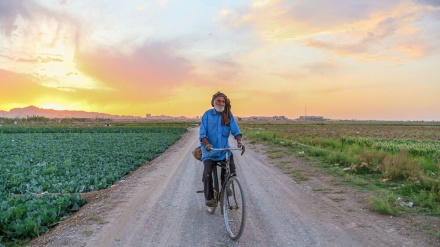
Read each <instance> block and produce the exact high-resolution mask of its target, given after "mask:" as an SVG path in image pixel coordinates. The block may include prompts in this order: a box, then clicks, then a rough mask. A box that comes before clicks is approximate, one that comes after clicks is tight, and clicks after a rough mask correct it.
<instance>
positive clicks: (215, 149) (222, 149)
mask: <svg viewBox="0 0 440 247" xmlns="http://www.w3.org/2000/svg"><path fill="white" fill-rule="evenodd" d="M211 150H214V151H226V150H243V149H242V148H211Z"/></svg>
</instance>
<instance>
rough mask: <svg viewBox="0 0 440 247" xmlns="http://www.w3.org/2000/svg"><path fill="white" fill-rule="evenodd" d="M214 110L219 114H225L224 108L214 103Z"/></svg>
mask: <svg viewBox="0 0 440 247" xmlns="http://www.w3.org/2000/svg"><path fill="white" fill-rule="evenodd" d="M214 108H215V110H216V111H217V112H223V111H224V110H225V107H224V106H220V105H217V104H216V103H215V102H214Z"/></svg>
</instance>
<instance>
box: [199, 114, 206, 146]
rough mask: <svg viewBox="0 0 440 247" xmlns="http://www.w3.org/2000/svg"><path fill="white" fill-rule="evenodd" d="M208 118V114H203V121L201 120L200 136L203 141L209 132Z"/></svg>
mask: <svg viewBox="0 0 440 247" xmlns="http://www.w3.org/2000/svg"><path fill="white" fill-rule="evenodd" d="M207 120H208V114H206V112H205V114H203V116H202V121H201V122H200V136H199V141H200V142H202V139H203V138H204V137H206V138H208V135H207V134H208V133H207V128H208V125H207Z"/></svg>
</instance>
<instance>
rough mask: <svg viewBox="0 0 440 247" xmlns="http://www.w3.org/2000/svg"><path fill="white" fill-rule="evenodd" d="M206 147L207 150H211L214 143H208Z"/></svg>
mask: <svg viewBox="0 0 440 247" xmlns="http://www.w3.org/2000/svg"><path fill="white" fill-rule="evenodd" d="M205 148H206V151H208V152H211V149H212V145H211V144H206V145H205Z"/></svg>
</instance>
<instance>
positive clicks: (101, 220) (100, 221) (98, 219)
mask: <svg viewBox="0 0 440 247" xmlns="http://www.w3.org/2000/svg"><path fill="white" fill-rule="evenodd" d="M87 219H88V220H90V221H93V222H95V223H97V224H100V225H104V224H107V223H108V221H106V220H105V219H104V217H102V216H99V215H92V214H89V215H87Z"/></svg>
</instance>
